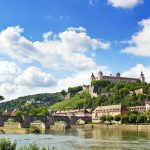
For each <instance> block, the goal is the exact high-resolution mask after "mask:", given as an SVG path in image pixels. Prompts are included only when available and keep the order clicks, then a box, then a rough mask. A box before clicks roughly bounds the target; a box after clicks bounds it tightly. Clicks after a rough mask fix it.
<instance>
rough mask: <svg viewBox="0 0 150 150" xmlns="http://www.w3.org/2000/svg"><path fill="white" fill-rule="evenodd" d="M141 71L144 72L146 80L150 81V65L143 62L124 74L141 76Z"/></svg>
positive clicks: (126, 75)
mask: <svg viewBox="0 0 150 150" xmlns="http://www.w3.org/2000/svg"><path fill="white" fill-rule="evenodd" d="M141 71H142V72H143V73H144V76H145V79H146V82H150V66H148V67H146V66H144V65H143V64H137V65H136V66H135V67H133V68H130V69H129V70H128V71H125V72H124V73H123V74H122V76H125V77H136V78H140V74H141Z"/></svg>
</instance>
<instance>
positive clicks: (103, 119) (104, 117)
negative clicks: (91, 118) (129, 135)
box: [100, 115, 106, 123]
mask: <svg viewBox="0 0 150 150" xmlns="http://www.w3.org/2000/svg"><path fill="white" fill-rule="evenodd" d="M100 120H101V121H102V123H104V122H105V121H106V116H105V115H103V116H100Z"/></svg>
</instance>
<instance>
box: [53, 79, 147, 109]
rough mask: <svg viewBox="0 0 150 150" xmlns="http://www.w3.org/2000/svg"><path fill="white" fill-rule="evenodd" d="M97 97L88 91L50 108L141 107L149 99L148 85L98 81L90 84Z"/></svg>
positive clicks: (74, 95)
mask: <svg viewBox="0 0 150 150" xmlns="http://www.w3.org/2000/svg"><path fill="white" fill-rule="evenodd" d="M91 86H93V87H94V92H95V93H97V97H91V96H90V94H89V91H88V90H86V91H84V92H79V93H77V94H73V95H72V96H71V98H70V99H66V100H63V101H61V102H58V103H55V104H54V105H52V106H50V108H51V109H55V110H67V109H77V108H93V109H94V108H96V107H97V106H103V105H112V104H122V105H124V106H141V105H144V102H145V100H147V99H150V84H147V83H142V82H137V83H126V82H122V81H121V82H110V81H105V80H102V81H100V80H98V81H93V82H91Z"/></svg>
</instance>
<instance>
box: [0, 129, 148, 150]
mask: <svg viewBox="0 0 150 150" xmlns="http://www.w3.org/2000/svg"><path fill="white" fill-rule="evenodd" d="M2 137H7V138H10V139H11V140H16V141H17V149H18V147H21V146H24V145H28V144H29V143H33V142H34V141H35V142H36V143H37V144H39V145H40V146H46V147H52V146H55V147H56V148H57V150H150V131H138V132H137V131H127V130H121V129H93V130H92V129H90V130H84V129H69V130H67V131H57V132H56V131H55V132H54V131H53V132H50V133H46V134H22V135H21V134H5V135H0V138H2Z"/></svg>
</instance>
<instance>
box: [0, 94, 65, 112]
mask: <svg viewBox="0 0 150 150" xmlns="http://www.w3.org/2000/svg"><path fill="white" fill-rule="evenodd" d="M61 100H63V96H62V95H61V93H59V92H58V93H42V94H35V95H28V96H23V97H19V98H17V99H14V100H11V101H7V102H3V103H0V110H1V111H4V110H6V109H15V108H21V107H22V106H26V105H27V104H28V103H30V104H31V103H32V107H33V106H46V107H47V106H50V105H53V104H55V103H57V102H59V101H61Z"/></svg>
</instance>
